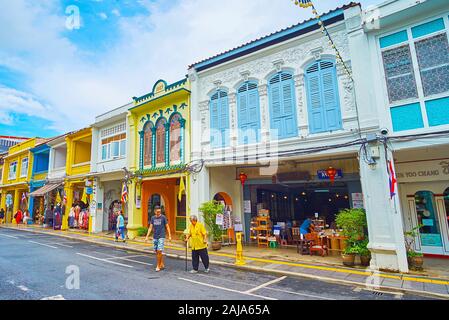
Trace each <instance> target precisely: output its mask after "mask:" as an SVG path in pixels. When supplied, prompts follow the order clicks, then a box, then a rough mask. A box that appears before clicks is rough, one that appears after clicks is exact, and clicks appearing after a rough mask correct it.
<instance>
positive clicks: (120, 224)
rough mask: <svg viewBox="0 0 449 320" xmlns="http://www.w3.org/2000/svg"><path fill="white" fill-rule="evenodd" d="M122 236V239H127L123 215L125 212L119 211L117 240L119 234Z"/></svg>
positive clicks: (116, 239)
mask: <svg viewBox="0 0 449 320" xmlns="http://www.w3.org/2000/svg"><path fill="white" fill-rule="evenodd" d="M119 234H120V236H121V238H122V241H123V242H126V239H125V218H124V217H123V212H122V211H119V212H118V215H117V230H116V232H115V241H118V236H119Z"/></svg>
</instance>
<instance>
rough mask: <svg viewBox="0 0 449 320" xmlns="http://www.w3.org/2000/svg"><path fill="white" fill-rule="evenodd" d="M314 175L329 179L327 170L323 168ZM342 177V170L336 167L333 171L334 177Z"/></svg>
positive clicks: (321, 178)
mask: <svg viewBox="0 0 449 320" xmlns="http://www.w3.org/2000/svg"><path fill="white" fill-rule="evenodd" d="M316 175H317V177H318V179H319V180H329V179H330V178H329V176H328V174H327V170H326V169H323V170H318V171H317V172H316ZM341 178H343V170H341V169H337V172H336V173H335V178H334V179H341Z"/></svg>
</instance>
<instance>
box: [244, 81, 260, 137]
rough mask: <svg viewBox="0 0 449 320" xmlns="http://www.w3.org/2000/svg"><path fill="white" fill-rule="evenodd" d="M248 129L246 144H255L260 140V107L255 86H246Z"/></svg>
mask: <svg viewBox="0 0 449 320" xmlns="http://www.w3.org/2000/svg"><path fill="white" fill-rule="evenodd" d="M247 95H248V119H249V121H248V129H249V130H251V134H252V136H250V137H249V138H250V139H249V141H248V143H255V142H258V141H259V140H260V137H259V135H260V107H259V91H258V89H257V85H256V84H249V85H248V94H247Z"/></svg>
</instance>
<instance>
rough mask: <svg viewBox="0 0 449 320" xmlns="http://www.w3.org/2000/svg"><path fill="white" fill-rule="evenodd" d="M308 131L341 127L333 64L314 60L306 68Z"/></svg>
mask: <svg viewBox="0 0 449 320" xmlns="http://www.w3.org/2000/svg"><path fill="white" fill-rule="evenodd" d="M306 80H307V81H306V85H307V86H306V88H307V97H308V99H307V100H308V113H309V130H310V133H318V132H325V131H331V130H338V129H341V127H342V121H341V113H340V103H339V96H338V86H337V76H336V69H335V64H334V63H333V62H330V61H321V62H316V63H314V64H313V65H312V66H310V67H309V68H307V70H306Z"/></svg>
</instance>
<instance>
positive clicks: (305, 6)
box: [297, 0, 313, 8]
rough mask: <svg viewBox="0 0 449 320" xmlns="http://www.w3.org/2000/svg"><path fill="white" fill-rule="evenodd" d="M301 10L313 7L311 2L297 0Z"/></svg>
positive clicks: (309, 0)
mask: <svg viewBox="0 0 449 320" xmlns="http://www.w3.org/2000/svg"><path fill="white" fill-rule="evenodd" d="M297 1H298V4H299V6H300V7H301V8H308V7H311V6H313V3H312V0H297Z"/></svg>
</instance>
